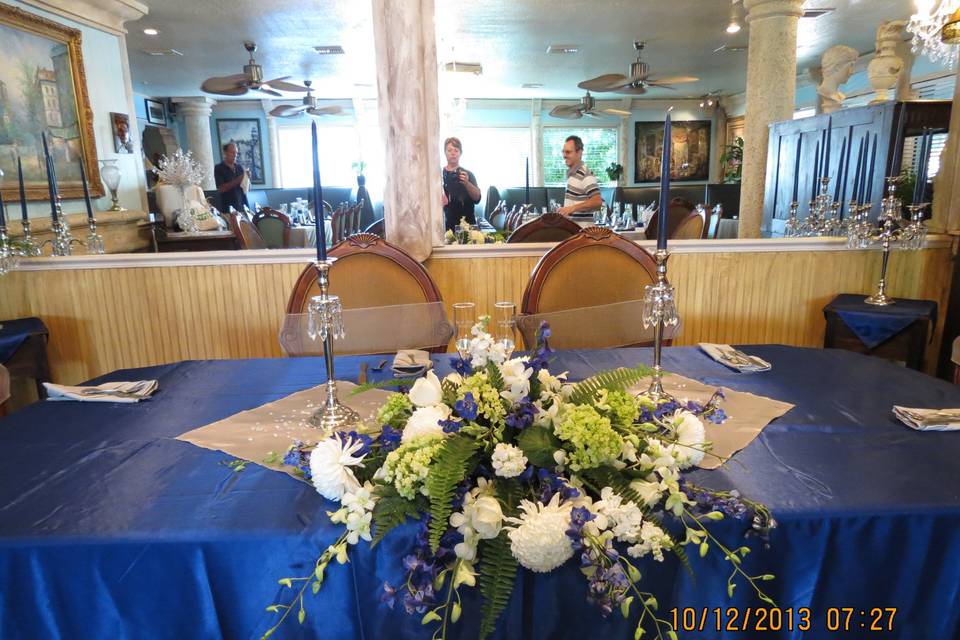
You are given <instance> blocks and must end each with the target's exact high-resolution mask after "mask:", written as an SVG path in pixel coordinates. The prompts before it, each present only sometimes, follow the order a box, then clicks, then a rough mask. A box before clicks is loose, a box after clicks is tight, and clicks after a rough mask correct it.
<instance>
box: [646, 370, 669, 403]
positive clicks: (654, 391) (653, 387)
mask: <svg viewBox="0 0 960 640" xmlns="http://www.w3.org/2000/svg"><path fill="white" fill-rule="evenodd" d="M640 395H642V396H644V397H646V398H649V399H650V400H653V401H654V402H656V403H657V404H659V403H661V402H663V401H671V400H675V399H676V398H674V397H673V396H672V395H670V394H669V393H667V392H666V391H664V389H663V369H662V368H661V367H660V366H659V365H656V366H654V367H653V379H652V380H651V381H650V386H649V387H648V388H647V390H646V391H644V392H643V393H641V394H640Z"/></svg>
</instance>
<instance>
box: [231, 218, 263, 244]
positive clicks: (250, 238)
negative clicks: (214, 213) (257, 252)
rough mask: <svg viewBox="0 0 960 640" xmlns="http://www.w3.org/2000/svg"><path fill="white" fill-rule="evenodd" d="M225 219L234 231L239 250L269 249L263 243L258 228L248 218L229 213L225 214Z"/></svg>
mask: <svg viewBox="0 0 960 640" xmlns="http://www.w3.org/2000/svg"><path fill="white" fill-rule="evenodd" d="M223 217H224V218H226V219H227V222H229V223H230V230H231V231H233V235H234V236H235V237H236V239H237V246H238V248H240V249H266V248H267V243H266V242H264V241H263V237H262V236H261V235H260V232H259V231H257V228H256V227H255V226H253V223H252V222H250V221H249V220H248V219H247V218H246V217H244V216H241V215H239V214H238V215H233V214H229V213H225V214H223Z"/></svg>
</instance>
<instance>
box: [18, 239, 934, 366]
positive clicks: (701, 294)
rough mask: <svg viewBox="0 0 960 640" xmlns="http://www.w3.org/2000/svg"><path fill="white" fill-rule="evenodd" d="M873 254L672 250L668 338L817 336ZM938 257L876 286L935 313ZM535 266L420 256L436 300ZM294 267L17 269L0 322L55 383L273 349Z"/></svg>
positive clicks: (482, 302)
mask: <svg viewBox="0 0 960 640" xmlns="http://www.w3.org/2000/svg"><path fill="white" fill-rule="evenodd" d="M880 255H881V254H880V252H878V251H792V252H784V253H773V252H769V253H763V252H757V253H743V252H737V253H678V254H675V255H674V256H673V257H672V258H671V259H670V278H671V281H672V282H673V284H674V285H675V286H676V287H677V299H678V306H679V311H680V314H681V317H682V318H683V322H684V329H683V333H682V335H681V336H680V338H679V339H678V340H677V341H676V343H677V344H696V343H697V342H701V341H706V342H722V343H734V344H749V343H781V344H791V345H800V346H810V347H817V346H821V345H822V344H823V332H824V320H823V314H822V313H821V309H822V308H823V306H824V305H825V304H826V303H827V302H829V300H830V299H831V298H832V297H833V296H834V295H835V294H837V293H841V292H843V293H865V294H866V293H869V292H871V291H872V289H873V287H874V286H875V282H876V279H877V278H878V276H879V271H880ZM950 258H951V251H950V250H949V249H927V250H923V251H917V252H895V253H894V254H893V255H892V257H891V261H890V273H889V281H890V290H889V291H890V293H891V294H892V295H895V296H900V297H909V298H926V299H933V300H937V301H938V302H939V303H940V308H941V320H942V311H943V308H944V305H945V303H946V296H947V291H948V287H949V273H950ZM536 262H537V258H535V257H490V258H486V257H483V258H431V259H430V260H428V261H427V263H426V266H427V268H428V270H429V271H430V273H431V274H432V275H433V277H434V279H435V280H436V282H437V284H438V286H439V287H440V290H441V292H442V294H443V298H444V300H445V301H446V302H447V303H448V305H449V304H451V303H453V302H458V301H464V300H471V301H474V302H476V303H477V306H478V309H479V310H480V311H481V312H488V311H492V309H493V304H494V303H495V302H497V301H500V300H510V301H513V302H515V303H517V304H518V305H519V303H520V299H521V297H522V294H523V289H524V286H525V285H526V282H527V278H528V276H529V274H530V271H531V270H532V269H533V267H534V265H535V264H536ZM303 266H304V265H300V264H296V263H287V264H230V265H215V266H171V267H141V268H116V269H78V270H72V271H67V270H51V271H28V272H23V271H17V272H12V273H10V274H8V275H6V276H4V277H3V278H2V279H0V319H3V318H17V317H24V316H30V315H35V316H40V317H41V318H43V320H44V321H45V322H46V323H47V326H48V327H49V328H50V336H51V341H50V359H51V365H52V368H53V374H54V378H55V380H56V381H58V382H64V383H77V382H80V381H83V380H85V379H88V378H90V377H93V376H96V375H99V374H102V373H106V372H109V371H112V370H115V369H120V368H128V367H140V366H146V365H151V364H159V363H165V362H173V361H177V360H186V359H204V358H254V357H273V356H280V355H282V354H281V352H280V348H279V345H278V342H277V334H278V327H279V326H280V322H281V319H282V317H283V313H284V309H285V307H286V301H287V296H288V295H289V292H290V290H291V288H292V287H293V284H294V282H295V280H296V278H297V276H298V274H299V273H300V271H301V269H302V268H303ZM609 277H611V278H615V277H617V274H615V273H611V274H610V276H609ZM370 286H375V283H374V282H373V281H371V283H370ZM942 325H943V323H942V321H941V322H939V323H938V331H939V329H940V327H942ZM938 344H939V335H938V336H937V339H935V340H934V343H933V344H932V345H931V346H930V349H931V351H929V352H928V362H930V363H932V362H933V361H934V360H935V358H933V357H931V354H934V353H936V352H935V351H934V349H935V348H936V346H937V345H938Z"/></svg>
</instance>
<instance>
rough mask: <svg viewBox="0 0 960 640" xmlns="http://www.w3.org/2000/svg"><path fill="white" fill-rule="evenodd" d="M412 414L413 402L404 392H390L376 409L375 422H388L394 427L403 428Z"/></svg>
mask: <svg viewBox="0 0 960 640" xmlns="http://www.w3.org/2000/svg"><path fill="white" fill-rule="evenodd" d="M411 414H413V403H412V402H410V398H408V397H407V394H405V393H391V394H390V395H389V396H388V397H387V401H386V402H385V403H384V404H383V406H381V407H380V408H379V409H378V410H377V422H378V423H379V424H381V425H384V424H388V425H390V426H391V427H393V428H394V429H403V427H404V426H405V425H406V424H407V420H408V419H409V418H410V416H411Z"/></svg>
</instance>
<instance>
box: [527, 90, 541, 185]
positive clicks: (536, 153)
mask: <svg viewBox="0 0 960 640" xmlns="http://www.w3.org/2000/svg"><path fill="white" fill-rule="evenodd" d="M530 186H531V187H542V186H544V185H543V100H542V99H541V98H534V99H533V100H531V101H530Z"/></svg>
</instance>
